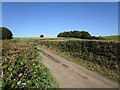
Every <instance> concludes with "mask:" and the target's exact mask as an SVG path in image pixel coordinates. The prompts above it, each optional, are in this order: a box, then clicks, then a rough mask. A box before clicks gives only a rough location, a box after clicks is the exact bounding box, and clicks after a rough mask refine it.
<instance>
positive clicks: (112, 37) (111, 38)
mask: <svg viewBox="0 0 120 90" xmlns="http://www.w3.org/2000/svg"><path fill="white" fill-rule="evenodd" d="M102 38H104V39H108V40H120V35H116V36H103V37H102Z"/></svg>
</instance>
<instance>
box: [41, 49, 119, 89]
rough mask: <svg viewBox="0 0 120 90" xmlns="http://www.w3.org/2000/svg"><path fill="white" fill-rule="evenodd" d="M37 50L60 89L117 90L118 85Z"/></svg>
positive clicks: (47, 52) (62, 59) (55, 56)
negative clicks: (91, 89)
mask: <svg viewBox="0 0 120 90" xmlns="http://www.w3.org/2000/svg"><path fill="white" fill-rule="evenodd" d="M39 50H40V56H41V57H42V59H43V62H44V64H45V66H46V67H48V68H49V69H50V71H51V73H52V74H53V77H54V78H55V79H56V81H57V82H58V83H59V86H60V88H118V84H117V83H116V82H114V81H111V80H108V79H106V78H105V77H103V76H101V75H99V74H97V73H95V72H92V71H89V70H87V69H85V68H84V67H82V66H80V65H78V64H76V63H73V62H70V61H68V60H65V59H64V58H61V57H60V56H58V55H55V54H53V53H51V52H50V51H48V50H44V49H40V48H39Z"/></svg>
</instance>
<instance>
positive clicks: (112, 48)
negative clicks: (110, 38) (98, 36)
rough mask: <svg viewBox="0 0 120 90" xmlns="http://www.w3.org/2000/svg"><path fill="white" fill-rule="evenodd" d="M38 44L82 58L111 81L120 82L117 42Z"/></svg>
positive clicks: (119, 45)
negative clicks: (109, 76) (106, 75)
mask: <svg viewBox="0 0 120 90" xmlns="http://www.w3.org/2000/svg"><path fill="white" fill-rule="evenodd" d="M38 44H40V45H45V46H47V48H51V49H53V48H54V49H55V50H57V52H64V53H66V54H67V55H70V56H72V57H75V58H76V59H78V58H79V59H80V58H82V59H83V60H84V61H85V62H91V63H92V64H93V65H94V67H99V68H100V70H102V71H105V72H108V73H109V74H110V75H111V76H112V77H111V78H112V79H113V80H116V81H118V82H120V81H119V78H120V77H119V74H120V72H119V71H120V61H119V59H120V56H119V55H120V52H119V49H120V43H119V42H101V41H39V42H38Z"/></svg>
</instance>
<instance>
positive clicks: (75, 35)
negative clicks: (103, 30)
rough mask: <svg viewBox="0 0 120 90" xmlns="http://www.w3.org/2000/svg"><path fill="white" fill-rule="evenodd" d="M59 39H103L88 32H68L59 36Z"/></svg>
mask: <svg viewBox="0 0 120 90" xmlns="http://www.w3.org/2000/svg"><path fill="white" fill-rule="evenodd" d="M57 37H72V38H81V39H102V38H101V37H100V36H99V37H96V36H91V35H90V33H89V32H86V31H77V30H74V31H68V32H66V31H65V32H61V33H59V34H58V35H57Z"/></svg>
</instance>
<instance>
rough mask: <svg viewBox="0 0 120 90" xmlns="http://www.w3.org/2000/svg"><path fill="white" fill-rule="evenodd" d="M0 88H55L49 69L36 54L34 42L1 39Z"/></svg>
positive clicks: (7, 89)
mask: <svg viewBox="0 0 120 90" xmlns="http://www.w3.org/2000/svg"><path fill="white" fill-rule="evenodd" d="M2 62H3V63H2V69H3V71H2V89H3V90H10V89H29V88H45V89H47V88H56V85H55V82H54V80H53V78H52V76H51V75H50V72H49V70H48V69H47V68H46V67H45V66H44V65H43V62H42V60H41V58H40V57H39V55H38V50H37V47H36V44H33V43H29V42H27V41H21V42H20V41H15V40H9V41H3V52H2Z"/></svg>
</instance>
